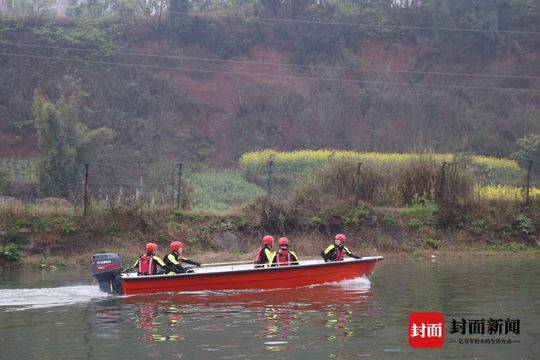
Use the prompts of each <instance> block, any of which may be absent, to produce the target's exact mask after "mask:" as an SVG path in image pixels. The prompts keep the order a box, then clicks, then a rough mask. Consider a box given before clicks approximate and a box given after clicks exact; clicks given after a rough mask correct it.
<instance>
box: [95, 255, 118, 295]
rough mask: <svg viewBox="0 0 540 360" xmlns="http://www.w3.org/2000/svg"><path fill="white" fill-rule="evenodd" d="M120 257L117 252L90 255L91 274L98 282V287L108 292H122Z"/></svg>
mask: <svg viewBox="0 0 540 360" xmlns="http://www.w3.org/2000/svg"><path fill="white" fill-rule="evenodd" d="M122 270H124V269H123V268H122V259H121V258H120V256H118V254H115V253H107V254H96V255H94V256H92V276H93V277H95V278H96V279H97V281H98V284H99V289H100V290H101V291H103V292H106V293H108V294H122V292H123V291H122V285H121V283H120V273H121V272H122Z"/></svg>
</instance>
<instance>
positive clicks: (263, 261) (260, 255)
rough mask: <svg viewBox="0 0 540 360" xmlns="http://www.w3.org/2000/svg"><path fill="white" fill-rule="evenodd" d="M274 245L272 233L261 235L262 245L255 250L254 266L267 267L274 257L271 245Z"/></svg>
mask: <svg viewBox="0 0 540 360" xmlns="http://www.w3.org/2000/svg"><path fill="white" fill-rule="evenodd" d="M273 245H274V237H273V236H272V235H265V236H264V237H263V245H262V246H261V247H260V248H259V250H258V251H257V256H255V260H254V261H253V264H254V265H255V267H256V268H261V267H269V266H270V264H272V260H273V259H274V252H273V251H272V246H273Z"/></svg>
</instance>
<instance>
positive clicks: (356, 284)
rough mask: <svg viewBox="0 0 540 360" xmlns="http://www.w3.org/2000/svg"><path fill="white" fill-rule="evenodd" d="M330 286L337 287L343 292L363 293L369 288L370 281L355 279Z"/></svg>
mask: <svg viewBox="0 0 540 360" xmlns="http://www.w3.org/2000/svg"><path fill="white" fill-rule="evenodd" d="M332 285H337V286H339V287H341V288H343V289H345V290H358V291H364V290H369V289H370V288H371V281H369V279H368V278H366V277H363V276H362V277H357V278H355V279H350V280H343V281H340V282H336V283H332Z"/></svg>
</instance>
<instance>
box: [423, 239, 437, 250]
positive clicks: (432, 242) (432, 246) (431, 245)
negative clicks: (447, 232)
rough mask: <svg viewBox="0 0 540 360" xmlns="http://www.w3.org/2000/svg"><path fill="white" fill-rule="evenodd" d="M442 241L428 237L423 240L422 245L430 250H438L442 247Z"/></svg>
mask: <svg viewBox="0 0 540 360" xmlns="http://www.w3.org/2000/svg"><path fill="white" fill-rule="evenodd" d="M441 245H442V242H441V241H440V240H436V239H432V238H427V239H425V240H424V241H423V242H422V247H423V248H424V249H428V250H437V249H439V248H440V247H441Z"/></svg>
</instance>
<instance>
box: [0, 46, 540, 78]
mask: <svg viewBox="0 0 540 360" xmlns="http://www.w3.org/2000/svg"><path fill="white" fill-rule="evenodd" d="M0 44H5V45H10V46H22V47H30V48H44V49H53V50H68V51H80V52H87V53H96V54H100V55H109V54H118V55H129V56H141V57H154V58H164V59H178V60H196V61H213V62H222V63H236V64H253V65H267V66H282V67H285V66H288V67H301V68H313V69H328V70H357V71H367V72H387V73H400V74H421V75H441V76H473V77H493V78H517V79H535V80H536V79H540V76H531V75H509V74H508V75H507V74H478V73H455V72H440V71H411V70H392V69H377V68H367V67H361V66H330V65H298V64H287V63H279V62H267V61H253V60H233V59H216V58H204V57H192V56H184V55H181V56H180V55H164V54H145V53H136V52H129V51H127V52H126V51H108V52H107V53H103V52H102V51H99V50H92V49H83V48H73V47H62V46H51V45H39V44H27V43H15V42H9V41H1V40H0Z"/></svg>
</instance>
